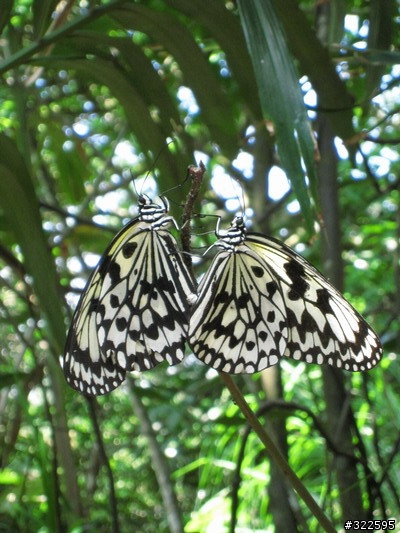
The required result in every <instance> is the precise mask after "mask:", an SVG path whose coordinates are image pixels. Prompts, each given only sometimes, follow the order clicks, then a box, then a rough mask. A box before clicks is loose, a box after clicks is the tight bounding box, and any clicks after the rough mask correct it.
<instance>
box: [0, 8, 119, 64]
mask: <svg viewBox="0 0 400 533" xmlns="http://www.w3.org/2000/svg"><path fill="white" fill-rule="evenodd" d="M125 2H126V0H115V1H114V2H110V3H109V4H106V5H104V6H99V7H95V8H93V9H91V10H90V11H89V12H87V13H86V14H85V15H82V16H80V17H76V18H75V19H74V20H72V21H71V22H68V23H67V24H64V25H63V26H61V27H60V28H57V29H55V30H54V31H52V32H50V33H48V34H47V35H44V36H43V37H41V38H40V39H38V40H37V41H35V42H33V43H32V44H31V45H29V46H26V47H25V48H22V49H21V50H19V51H18V52H16V53H15V54H13V55H11V56H10V57H9V58H8V59H6V60H5V61H3V62H2V63H1V64H0V74H3V73H5V72H7V71H9V70H10V69H12V68H15V67H17V66H18V65H21V64H23V63H26V62H29V60H30V59H31V58H32V57H33V56H34V55H35V54H37V53H38V52H40V51H42V50H45V49H47V48H48V47H49V46H50V45H51V44H53V43H55V42H57V41H58V40H59V39H61V38H62V37H64V36H65V35H68V34H69V33H71V32H73V31H75V30H77V29H78V28H81V27H82V26H85V25H87V24H88V23H89V22H92V21H93V20H95V19H97V18H99V17H101V16H102V15H104V14H105V13H108V12H109V11H112V10H113V9H115V8H116V7H118V6H119V5H122V4H124V3H125Z"/></svg>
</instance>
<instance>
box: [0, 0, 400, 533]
mask: <svg viewBox="0 0 400 533" xmlns="http://www.w3.org/2000/svg"><path fill="white" fill-rule="evenodd" d="M398 8H399V4H398V2H397V1H396V0H369V1H367V0H330V1H329V0H327V1H326V2H318V1H316V0H304V1H300V0H286V1H285V2H275V1H273V0H251V1H247V2H246V1H245V0H241V1H240V2H235V1H224V0H212V1H210V2H204V1H200V0H191V1H190V2H188V1H184V0H148V1H145V0H142V1H140V0H138V1H134V0H119V1H115V0H114V1H101V0H94V1H91V0H65V1H52V0H45V1H40V0H15V1H13V0H4V1H3V2H2V3H1V8H0V31H1V36H0V50H1V63H0V72H1V74H2V80H1V85H0V465H1V470H0V531H7V532H8V531H15V532H19V531H21V532H36V531H40V532H53V531H71V532H72V531H73V532H86V531H96V532H108V531H140V532H150V533H152V532H155V531H157V532H167V531H172V532H180V531H183V530H184V531H186V532H188V533H189V532H212V533H219V532H225V531H236V532H240V533H244V532H250V531H252V532H253V531H260V532H273V531H277V532H278V531H279V532H280V531H285V532H286V533H287V532H292V531H293V532H296V531H304V532H306V531H312V532H317V531H321V528H320V526H319V525H318V523H317V520H316V519H315V517H313V516H312V514H311V513H310V511H309V510H308V509H307V507H306V506H305V505H304V504H303V502H302V501H301V500H300V499H298V498H297V497H296V496H295V494H294V493H293V491H292V489H291V487H290V486H289V485H288V483H287V481H285V480H283V479H282V478H281V476H280V473H279V472H278V471H277V470H276V468H275V466H274V464H273V463H272V462H270V461H269V459H268V455H267V454H266V453H265V450H264V449H263V447H262V445H261V443H260V442H259V440H258V438H257V437H256V436H255V435H254V434H253V433H252V432H251V431H250V432H249V431H247V429H246V423H245V421H244V418H243V416H242V414H241V413H240V411H238V408H237V406H236V405H235V403H234V402H233V401H232V398H231V396H230V394H229V393H228V391H227V390H226V389H225V388H224V386H223V383H222V382H221V380H220V378H219V376H218V375H217V373H216V372H214V371H211V370H210V369H207V368H206V367H205V366H204V365H202V364H201V363H200V362H198V361H197V360H195V358H194V357H193V356H192V355H190V354H188V356H187V358H186V359H185V361H184V362H183V363H182V364H180V365H178V366H177V367H171V368H168V367H167V366H166V365H160V366H159V367H157V368H156V369H155V370H153V371H151V372H149V373H144V374H141V375H139V374H132V377H131V379H129V380H128V381H127V382H126V384H125V385H124V386H123V387H121V388H119V389H117V390H116V391H114V392H113V393H112V394H110V395H107V396H104V397H100V398H98V399H97V402H91V403H89V402H88V401H87V400H86V399H85V398H84V397H82V396H80V395H79V394H78V393H76V392H75V391H73V390H72V389H70V388H69V387H68V386H67V385H66V383H65V382H64V378H63V375H62V371H61V369H60V365H59V360H60V356H61V354H62V352H63V346H64V342H65V332H66V329H67V328H68V325H69V323H70V320H71V315H72V310H73V308H74V306H75V305H76V302H77V298H78V296H79V294H80V291H81V290H82V288H83V286H84V282H85V280H86V279H87V277H88V275H89V273H90V271H91V270H92V268H93V267H94V266H95V264H96V262H97V261H98V258H99V256H100V255H101V254H102V252H103V251H104V249H105V247H106V245H107V243H108V242H109V240H110V239H111V238H112V236H113V235H114V234H115V232H116V231H117V230H118V229H119V228H120V227H121V226H122V225H123V223H125V222H126V221H128V220H129V219H130V218H131V217H132V216H134V215H135V213H136V203H137V193H138V191H139V192H148V193H149V194H157V193H166V194H167V196H168V198H169V200H170V202H171V207H172V211H173V214H174V215H175V216H176V218H177V220H178V221H179V216H180V213H181V209H180V206H181V205H182V204H183V203H184V201H185V197H186V195H187V193H188V190H189V184H188V183H187V182H186V183H184V181H185V176H186V170H187V166H188V165H190V164H199V162H200V161H202V162H203V163H204V164H205V165H206V168H207V173H206V177H205V181H204V183H203V187H202V191H201V195H200V201H199V202H198V205H197V207H196V209H197V210H198V213H204V214H206V213H214V214H215V213H217V214H219V215H220V216H222V217H223V224H229V223H230V221H231V219H232V217H233V215H234V214H235V213H236V212H237V211H241V210H243V209H244V208H245V209H246V215H247V219H248V224H249V226H251V227H252V228H253V229H255V230H257V231H262V232H263V233H268V234H271V235H273V236H276V237H278V238H280V239H282V240H284V241H285V242H287V243H288V244H289V245H290V246H292V247H294V248H295V249H296V250H298V251H299V252H301V253H302V254H303V255H304V256H305V257H307V258H308V259H309V260H310V261H311V262H312V263H313V264H315V265H316V266H317V267H318V268H320V269H321V270H322V271H323V272H325V273H326V274H327V275H329V277H330V278H331V279H332V280H333V281H334V282H335V284H336V285H337V286H338V287H339V288H341V289H342V290H344V292H345V295H346V296H347V297H348V298H349V300H350V301H351V302H352V303H353V304H354V305H355V306H356V307H357V309H358V310H359V311H360V312H362V313H363V314H364V316H365V317H366V319H367V320H368V321H369V322H370V324H371V325H372V326H373V327H374V328H375V329H376V331H377V332H378V334H379V335H380V337H381V339H382V343H383V346H384V352H385V353H384V358H383V360H382V362H381V364H380V365H379V366H378V367H377V368H375V369H373V370H372V371H370V372H368V373H365V374H362V375H361V374H354V375H350V374H344V373H342V372H338V371H335V370H334V369H331V368H325V367H317V366H306V365H304V364H298V363H292V362H289V361H282V364H281V365H279V366H277V367H274V368H272V369H268V370H267V371H264V372H262V373H261V374H260V375H255V376H240V377H237V378H235V381H236V383H237V384H238V386H239V387H240V389H241V390H242V392H243V394H244V395H245V397H246V399H247V401H248V402H249V403H250V404H251V406H252V407H253V409H254V410H255V411H256V412H257V414H258V416H259V418H260V420H261V421H262V423H265V424H266V427H267V428H268V431H269V432H270V433H271V434H272V435H273V436H274V438H275V440H276V442H277V443H278V444H279V446H280V448H281V450H282V452H283V453H284V455H285V456H286V457H287V458H288V460H289V463H290V465H291V466H292V468H293V469H294V470H295V472H296V473H297V474H298V476H299V477H300V478H301V480H302V481H303V483H304V484H305V486H306V487H307V488H308V490H309V491H310V492H311V494H312V495H313V496H314V498H315V500H316V501H317V502H318V503H319V505H320V506H321V507H322V508H323V510H324V512H325V513H326V515H327V516H328V517H329V519H330V520H331V522H332V524H333V529H336V530H337V531H341V530H343V523H344V520H345V519H347V518H353V519H357V518H359V519H385V518H397V520H400V478H399V475H398V473H399V469H400V460H399V453H400V432H399V428H400V415H399V413H400V399H399V382H400V369H399V363H398V351H399V340H400V339H399V327H398V316H399V311H400V272H399V249H398V239H399V232H400V229H399V228H400V210H399V175H400V173H399V171H400V157H399V143H400V129H399V123H400V107H399V102H400V98H399V96H400V91H399V87H398V82H399V79H400V66H399V63H400V52H399V51H398V48H399V44H400V43H399V31H398V29H399V28H398V26H399V11H398ZM171 141H173V142H171ZM227 176H233V177H235V178H236V179H237V180H238V181H239V182H240V185H241V189H240V191H239V192H238V190H237V188H236V187H234V186H233V184H234V183H236V182H234V181H233V180H229V179H228V180H227ZM288 179H289V181H288ZM242 191H243V192H242ZM243 203H244V204H245V205H244V206H243ZM214 228H215V218H212V217H205V218H201V219H197V220H196V221H195V224H194V227H193V229H192V234H193V239H192V245H193V251H194V253H195V255H197V256H198V257H201V255H202V253H203V252H204V249H205V248H204V247H205V246H207V245H209V244H211V243H212V242H214V240H215V237H214V235H213V229H214ZM207 261H208V259H207V258H202V259H201V260H200V261H199V263H198V269H199V271H202V270H204V269H205V268H206V267H207V264H208V263H207Z"/></svg>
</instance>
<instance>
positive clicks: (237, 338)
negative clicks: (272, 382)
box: [188, 217, 382, 373]
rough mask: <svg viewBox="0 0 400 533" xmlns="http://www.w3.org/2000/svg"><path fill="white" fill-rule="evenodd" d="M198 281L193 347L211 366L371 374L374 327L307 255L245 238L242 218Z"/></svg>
mask: <svg viewBox="0 0 400 533" xmlns="http://www.w3.org/2000/svg"><path fill="white" fill-rule="evenodd" d="M217 236H218V237H219V240H218V241H217V243H216V246H217V247H220V248H222V251H220V252H219V253H218V254H217V255H216V257H215V258H214V260H213V262H212V264H211V267H210V269H209V270H208V272H207V273H206V274H205V275H204V277H203V279H202V280H201V283H200V286H199V289H198V298H197V301H196V302H195V304H194V307H193V310H192V318H191V321H190V328H189V337H188V340H189V344H190V346H191V348H192V349H193V352H194V354H195V355H196V356H197V357H198V358H199V359H201V360H202V361H204V362H205V363H206V364H208V365H209V366H212V367H214V368H216V369H218V370H220V371H223V372H227V373H253V372H257V371H260V370H263V369H264V368H267V367H269V366H272V365H274V364H276V363H277V362H278V361H279V359H280V358H282V357H289V358H292V359H296V360H301V361H306V362H310V363H318V364H325V363H326V364H330V365H332V366H335V367H338V368H345V369H346V370H354V371H356V370H367V369H369V368H371V367H373V366H374V365H375V364H377V362H378V361H379V359H380V357H381V355H382V348H381V344H380V342H379V339H378V338H377V336H376V334H375V333H374V332H373V330H372V329H371V328H370V327H369V326H368V324H367V323H366V322H365V320H364V319H363V318H362V317H361V315H359V313H357V311H356V310H355V309H354V308H353V307H352V306H351V305H350V304H349V303H348V302H347V301H346V300H345V299H344V298H343V296H342V295H341V294H340V293H339V292H338V291H337V290H336V289H335V288H334V287H333V286H332V285H331V284H330V283H329V282H328V280H326V278H324V276H323V275H322V274H321V273H320V272H318V271H317V270H316V269H315V268H314V267H313V266H312V265H310V263H308V262H307V261H306V260H305V259H304V258H302V257H301V256H299V255H298V254H296V253H295V252H294V251H293V250H291V249H290V248H288V247H287V246H286V245H284V244H283V243H281V242H280V241H277V240H275V239H272V238H268V237H265V236H264V235H261V234H256V233H250V234H248V235H247V232H246V229H245V227H244V224H243V219H242V218H241V217H236V218H235V219H234V221H233V223H232V225H231V228H230V229H229V230H228V231H227V232H224V233H220V232H219V231H218V230H217Z"/></svg>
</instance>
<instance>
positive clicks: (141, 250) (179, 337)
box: [97, 229, 194, 370]
mask: <svg viewBox="0 0 400 533" xmlns="http://www.w3.org/2000/svg"><path fill="white" fill-rule="evenodd" d="M172 273H173V274H172ZM193 291H194V288H193V285H192V282H191V279H190V276H189V274H188V272H187V269H186V267H185V265H184V264H183V261H182V259H181V257H180V255H179V254H178V252H177V248H176V242H175V240H174V239H173V237H172V236H171V235H170V234H169V233H168V232H167V231H166V230H164V229H159V230H158V231H150V232H148V231H147V232H146V231H142V233H140V234H139V235H135V236H134V237H133V238H132V237H129V238H126V239H124V240H123V241H122V242H121V243H120V245H119V246H118V249H117V250H116V251H115V253H114V256H113V259H112V264H111V265H110V268H109V270H108V272H107V273H106V275H105V277H104V281H103V285H102V290H101V294H100V298H99V306H98V312H97V324H98V331H99V339H100V345H101V349H102V351H103V352H104V353H105V354H106V355H107V357H111V358H112V359H113V360H116V362H117V363H118V365H119V366H120V367H121V368H124V369H126V370H129V369H135V370H148V369H149V368H152V367H154V366H155V365H156V364H158V363H160V362H161V361H164V360H166V361H168V363H169V364H176V363H179V362H180V361H181V360H182V358H183V354H184V345H185V340H186V333H187V327H188V304H187V295H188V294H189V293H190V292H193Z"/></svg>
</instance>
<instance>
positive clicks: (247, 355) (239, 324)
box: [188, 245, 289, 374]
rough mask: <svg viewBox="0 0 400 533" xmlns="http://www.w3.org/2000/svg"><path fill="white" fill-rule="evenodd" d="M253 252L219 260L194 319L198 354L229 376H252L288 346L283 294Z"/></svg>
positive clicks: (204, 281) (193, 338) (206, 281)
mask: <svg viewBox="0 0 400 533" xmlns="http://www.w3.org/2000/svg"><path fill="white" fill-rule="evenodd" d="M241 247H242V248H244V247H243V245H241ZM248 252H249V253H247V250H243V252H240V251H237V252H235V253H232V251H230V250H226V251H222V252H220V253H219V254H218V255H217V256H216V257H215V258H214V260H213V262H212V264H211V267H210V269H209V270H208V272H207V273H206V274H205V275H204V277H203V278H202V280H201V282H200V285H199V288H198V299H197V301H196V303H195V305H194V309H193V311H192V316H191V319H190V328H189V338H188V340H189V344H190V346H191V348H192V350H193V353H194V354H195V355H196V356H197V357H198V358H199V359H200V360H202V361H203V362H204V363H206V364H207V365H209V366H211V367H213V368H216V369H217V370H221V371H222V372H226V373H233V374H237V373H249V374H251V373H253V372H258V371H260V370H263V369H264V368H267V367H269V366H272V365H274V364H276V363H277V362H278V360H279V358H280V357H281V356H282V354H283V353H284V352H285V350H286V347H287V342H288V335H289V332H288V325H287V318H286V314H285V304H284V299H283V295H282V293H281V292H280V290H279V287H278V284H277V283H276V281H275V280H274V279H273V278H272V277H271V275H270V273H269V272H268V270H266V269H265V268H264V266H263V265H262V263H261V262H260V260H259V258H257V257H256V256H255V254H253V253H251V251H250V250H248Z"/></svg>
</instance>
